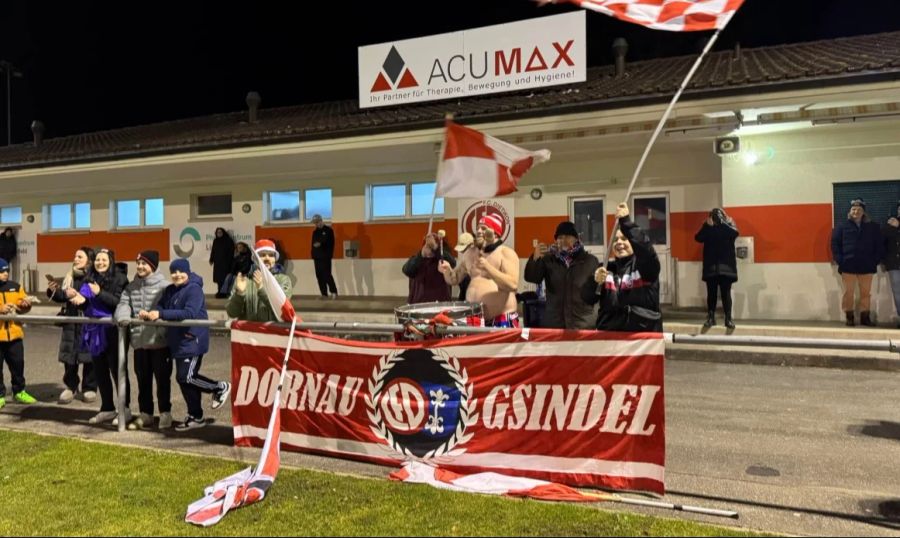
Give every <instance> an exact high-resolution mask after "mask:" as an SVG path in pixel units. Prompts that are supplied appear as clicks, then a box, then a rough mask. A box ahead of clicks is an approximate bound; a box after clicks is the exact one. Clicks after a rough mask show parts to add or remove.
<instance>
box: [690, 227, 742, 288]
mask: <svg viewBox="0 0 900 538" xmlns="http://www.w3.org/2000/svg"><path fill="white" fill-rule="evenodd" d="M738 235H740V233H739V232H738V229H737V226H735V225H734V223H733V222H731V223H722V224H715V225H713V226H710V225H709V224H707V223H705V222H704V223H703V226H702V227H701V228H700V231H699V232H697V235H695V236H694V239H695V240H696V241H697V242H698V243H703V280H704V281H707V280H710V279H720V280H730V281H731V282H737V279H738V274H737V257H736V256H735V255H734V240H735V239H737V236H738Z"/></svg>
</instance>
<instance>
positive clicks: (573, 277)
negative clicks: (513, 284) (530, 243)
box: [525, 250, 600, 330]
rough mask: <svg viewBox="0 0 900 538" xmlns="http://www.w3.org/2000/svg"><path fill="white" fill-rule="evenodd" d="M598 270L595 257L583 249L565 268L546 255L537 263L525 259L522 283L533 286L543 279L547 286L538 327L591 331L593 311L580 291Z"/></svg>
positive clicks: (594, 313) (562, 264) (531, 259)
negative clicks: (545, 302) (530, 283)
mask: <svg viewBox="0 0 900 538" xmlns="http://www.w3.org/2000/svg"><path fill="white" fill-rule="evenodd" d="M598 267H600V262H599V261H598V260H597V257H596V256H594V255H593V254H590V253H588V252H586V251H584V250H581V251H580V252H578V254H576V255H575V257H574V258H573V259H572V264H571V265H569V267H566V265H565V264H564V263H563V262H562V260H560V259H559V258H557V257H556V256H554V255H553V254H551V253H549V252H548V253H547V254H544V255H543V256H541V257H540V258H539V259H537V260H535V259H534V258H533V257H529V258H528V261H527V262H526V263H525V280H527V281H528V282H532V283H534V284H540V283H541V281H542V280H543V281H546V286H547V287H546V293H547V305H546V307H545V308H544V316H543V318H542V320H541V327H544V328H548V329H570V330H579V329H593V328H594V325H595V323H596V321H597V308H596V307H595V306H594V304H593V303H587V302H585V301H584V300H583V299H582V297H581V290H582V288H584V286H585V284H586V283H587V282H588V281H593V280H594V272H595V271H596V270H597V268H598ZM595 302H596V301H595Z"/></svg>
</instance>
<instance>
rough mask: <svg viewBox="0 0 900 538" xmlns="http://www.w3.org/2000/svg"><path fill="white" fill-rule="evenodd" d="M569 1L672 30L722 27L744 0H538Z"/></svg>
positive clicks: (654, 26) (715, 28)
mask: <svg viewBox="0 0 900 538" xmlns="http://www.w3.org/2000/svg"><path fill="white" fill-rule="evenodd" d="M538 1H539V3H542V4H546V3H548V2H550V3H554V4H561V3H564V2H565V3H569V4H575V5H578V6H581V7H583V8H585V9H590V10H593V11H599V12H600V13H604V14H606V15H609V16H611V17H615V18H617V19H619V20H622V21H626V22H633V23H635V24H640V25H641V26H646V27H647V28H653V29H655V30H668V31H670V32H700V31H703V30H717V29H722V28H724V27H725V25H726V24H728V21H729V19H731V16H732V15H734V13H735V11H737V10H738V8H739V7H741V4H742V3H743V2H744V0H538Z"/></svg>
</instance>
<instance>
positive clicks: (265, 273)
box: [251, 250, 300, 323]
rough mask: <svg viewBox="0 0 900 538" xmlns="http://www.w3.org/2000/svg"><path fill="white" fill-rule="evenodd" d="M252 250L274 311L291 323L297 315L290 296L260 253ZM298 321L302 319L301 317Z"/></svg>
mask: <svg viewBox="0 0 900 538" xmlns="http://www.w3.org/2000/svg"><path fill="white" fill-rule="evenodd" d="M251 252H252V253H253V260H254V261H255V262H256V267H257V268H258V269H259V272H260V273H262V281H263V289H265V291H266V297H268V298H269V305H271V306H272V311H273V312H275V315H276V316H278V317H280V318H281V319H282V320H283V321H286V322H288V323H290V322H291V320H293V319H294V316H296V315H297V313H296V312H295V311H294V305H292V304H291V300H290V298H289V297H288V296H287V295H285V293H284V290H283V289H282V288H281V284H279V283H278V281H277V280H275V275H273V274H272V271H269V268H268V267H266V265H265V264H264V263H263V262H262V260H260V259H259V254H257V253H256V250H251ZM298 321H300V320H299V318H298Z"/></svg>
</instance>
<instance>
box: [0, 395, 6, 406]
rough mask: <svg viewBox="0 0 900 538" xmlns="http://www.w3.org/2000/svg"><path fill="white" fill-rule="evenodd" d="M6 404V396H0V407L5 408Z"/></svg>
mask: <svg viewBox="0 0 900 538" xmlns="http://www.w3.org/2000/svg"><path fill="white" fill-rule="evenodd" d="M5 406H6V398H4V397H2V396H0V409H3V408H4V407H5Z"/></svg>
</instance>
